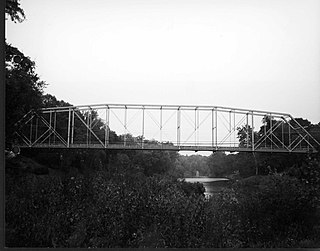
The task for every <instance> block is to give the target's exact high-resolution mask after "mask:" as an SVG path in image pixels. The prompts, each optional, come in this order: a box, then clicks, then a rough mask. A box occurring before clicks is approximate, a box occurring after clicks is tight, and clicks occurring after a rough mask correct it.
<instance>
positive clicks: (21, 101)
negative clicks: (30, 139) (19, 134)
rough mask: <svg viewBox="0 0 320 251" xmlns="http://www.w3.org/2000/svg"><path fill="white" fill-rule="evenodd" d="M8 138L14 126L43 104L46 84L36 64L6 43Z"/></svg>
mask: <svg viewBox="0 0 320 251" xmlns="http://www.w3.org/2000/svg"><path fill="white" fill-rule="evenodd" d="M5 63H6V69H5V73H6V104H5V105H6V136H7V137H10V136H11V134H12V133H13V131H12V130H13V128H14V124H15V123H16V122H17V121H18V120H19V119H21V118H22V116H23V115H25V114H26V113H27V112H29V111H30V110H31V109H38V108H40V107H41V103H42V93H43V89H44V87H45V83H44V82H43V81H40V79H39V76H38V75H37V74H36V73H35V63H34V62H33V61H32V60H31V59H30V58H29V57H27V56H25V55H24V54H23V53H22V52H21V51H19V50H18V49H17V48H15V47H13V46H11V45H9V44H7V43H6V61H5Z"/></svg>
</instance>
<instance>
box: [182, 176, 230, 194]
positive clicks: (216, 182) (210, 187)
mask: <svg viewBox="0 0 320 251" xmlns="http://www.w3.org/2000/svg"><path fill="white" fill-rule="evenodd" d="M184 179H185V181H186V182H191V183H195V182H199V183H202V184H203V186H204V188H205V189H206V191H205V194H206V195H212V194H213V193H215V192H218V191H220V190H221V189H222V188H223V187H225V186H226V184H227V181H228V179H226V178H209V177H194V178H184Z"/></svg>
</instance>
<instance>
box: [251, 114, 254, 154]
mask: <svg viewBox="0 0 320 251" xmlns="http://www.w3.org/2000/svg"><path fill="white" fill-rule="evenodd" d="M251 123H252V131H251V146H252V151H253V152H254V119H253V111H252V112H251Z"/></svg>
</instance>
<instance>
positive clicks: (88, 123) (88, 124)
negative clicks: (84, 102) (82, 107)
mask: <svg viewBox="0 0 320 251" xmlns="http://www.w3.org/2000/svg"><path fill="white" fill-rule="evenodd" d="M89 126H90V121H89V110H87V147H89Z"/></svg>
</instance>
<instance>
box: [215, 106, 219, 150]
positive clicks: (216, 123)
mask: <svg viewBox="0 0 320 251" xmlns="http://www.w3.org/2000/svg"><path fill="white" fill-rule="evenodd" d="M214 109H215V120H214V122H215V129H216V135H215V140H216V144H215V145H216V150H218V110H217V107H215V108H214Z"/></svg>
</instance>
